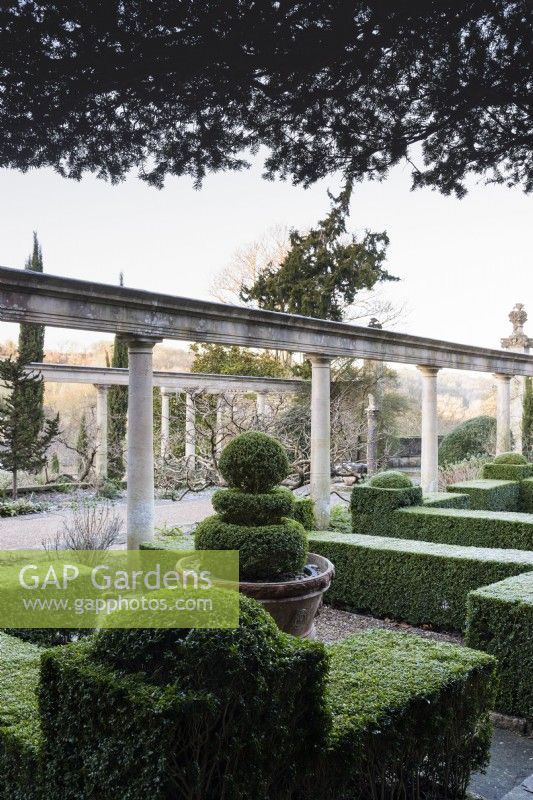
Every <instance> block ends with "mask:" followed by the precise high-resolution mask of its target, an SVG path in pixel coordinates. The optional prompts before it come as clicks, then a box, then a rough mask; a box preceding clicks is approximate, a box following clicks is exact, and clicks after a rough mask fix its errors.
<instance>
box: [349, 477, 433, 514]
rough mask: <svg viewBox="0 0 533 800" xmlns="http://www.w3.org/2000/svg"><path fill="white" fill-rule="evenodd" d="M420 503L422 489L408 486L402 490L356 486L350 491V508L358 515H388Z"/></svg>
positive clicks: (366, 485)
mask: <svg viewBox="0 0 533 800" xmlns="http://www.w3.org/2000/svg"><path fill="white" fill-rule="evenodd" d="M420 503H422V489H421V488H420V487H419V486H409V487H406V488H403V489H385V488H381V487H375V486H369V485H368V484H365V483H362V484H356V485H355V486H354V487H353V489H352V494H351V498H350V508H351V510H352V511H356V512H358V513H359V514H374V513H375V514H383V513H385V514H386V513H390V512H391V511H394V510H395V509H397V508H404V507H405V506H417V505H419V504H420Z"/></svg>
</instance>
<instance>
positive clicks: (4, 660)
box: [0, 633, 59, 800]
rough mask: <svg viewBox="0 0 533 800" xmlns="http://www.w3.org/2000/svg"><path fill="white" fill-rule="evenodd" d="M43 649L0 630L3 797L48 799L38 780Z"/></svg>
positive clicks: (7, 799) (0, 780) (0, 786)
mask: <svg viewBox="0 0 533 800" xmlns="http://www.w3.org/2000/svg"><path fill="white" fill-rule="evenodd" d="M42 652H43V651H42V649H41V648H39V647H37V646H36V645H34V644H30V643H29V642H23V641H21V640H20V639H18V638H15V637H13V636H8V635H7V634H5V633H0V800H40V798H42V799H43V800H45V795H44V794H43V795H41V793H40V782H39V762H40V749H41V741H42V737H41V728H40V724H39V717H38V706H37V695H36V689H37V685H38V682H39V664H40V657H41V653H42ZM58 702H59V701H58Z"/></svg>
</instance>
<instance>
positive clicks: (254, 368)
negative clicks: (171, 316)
mask: <svg viewBox="0 0 533 800" xmlns="http://www.w3.org/2000/svg"><path fill="white" fill-rule="evenodd" d="M191 352H192V353H194V360H193V362H192V365H191V372H207V373H210V374H214V375H249V376H252V377H258V378H261V377H266V378H283V377H284V376H286V375H287V370H286V368H285V367H284V366H283V364H281V363H280V362H279V361H278V360H277V359H276V358H275V357H274V356H272V355H271V354H270V353H267V352H264V351H260V352H255V351H253V350H250V349H248V348H246V347H237V346H232V347H225V346H224V345H222V344H193V345H191Z"/></svg>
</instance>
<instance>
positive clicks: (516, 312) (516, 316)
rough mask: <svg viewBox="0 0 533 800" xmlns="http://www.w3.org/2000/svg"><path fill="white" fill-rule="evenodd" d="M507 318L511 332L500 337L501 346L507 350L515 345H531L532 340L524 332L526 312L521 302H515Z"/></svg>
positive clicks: (525, 346) (532, 343) (515, 346)
mask: <svg viewBox="0 0 533 800" xmlns="http://www.w3.org/2000/svg"><path fill="white" fill-rule="evenodd" d="M509 319H510V321H511V324H512V326H513V332H512V334H511V335H510V336H506V337H505V338H504V339H502V347H505V348H506V349H507V350H511V349H514V348H517V347H519V348H522V347H524V348H528V347H531V346H532V345H533V340H531V339H530V338H529V337H528V336H527V335H526V334H525V333H524V325H525V324H526V322H527V312H526V309H525V308H524V304H523V303H515V306H514V308H513V309H512V310H511V312H510V314H509Z"/></svg>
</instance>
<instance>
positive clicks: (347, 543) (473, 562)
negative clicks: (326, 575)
mask: <svg viewBox="0 0 533 800" xmlns="http://www.w3.org/2000/svg"><path fill="white" fill-rule="evenodd" d="M428 511H429V509H428ZM435 511H436V509H435ZM309 545H310V549H311V551H312V552H314V553H318V554H320V555H323V556H326V558H329V559H330V560H331V561H333V563H334V564H335V579H334V580H333V583H332V585H331V588H330V589H329V591H328V594H327V602H328V603H331V604H333V605H338V606H342V607H344V608H349V609H351V610H353V611H365V612H370V613H371V614H374V615H376V616H381V617H386V616H390V617H393V618H394V619H399V620H405V621H406V622H409V623H411V624H412V625H423V624H429V625H433V626H434V627H436V628H443V629H448V630H462V629H463V628H464V624H465V618H466V602H467V597H468V593H469V592H470V591H472V590H473V589H478V588H479V587H480V586H486V585H488V584H489V583H495V582H496V581H500V580H503V579H504V578H508V577H510V576H511V575H518V574H520V573H522V572H527V571H529V570H532V569H533V553H527V552H525V551H521V550H490V549H483V548H477V547H458V546H454V545H444V544H433V543H430V542H419V541H407V540H403V539H394V538H390V537H381V536H365V535H360V534H355V533H351V534H342V533H318V532H313V533H312V534H311V535H310V539H309Z"/></svg>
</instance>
